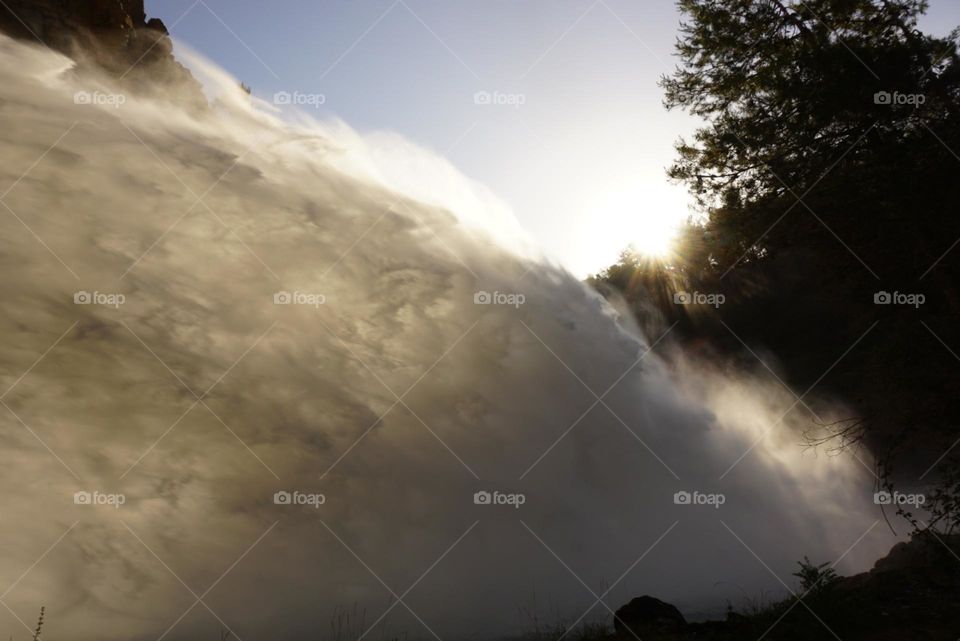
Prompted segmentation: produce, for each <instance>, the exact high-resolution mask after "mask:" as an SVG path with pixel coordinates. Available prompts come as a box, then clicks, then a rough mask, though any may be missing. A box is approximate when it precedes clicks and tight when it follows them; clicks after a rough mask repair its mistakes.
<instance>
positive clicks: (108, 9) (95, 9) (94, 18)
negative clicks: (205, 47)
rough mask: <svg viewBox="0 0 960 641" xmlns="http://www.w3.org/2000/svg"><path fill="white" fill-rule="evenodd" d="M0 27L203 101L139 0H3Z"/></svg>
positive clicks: (129, 82)
mask: <svg viewBox="0 0 960 641" xmlns="http://www.w3.org/2000/svg"><path fill="white" fill-rule="evenodd" d="M0 32H2V33H5V34H6V35H8V36H11V37H13V38H17V39H21V40H27V41H32V42H35V43H38V44H42V45H45V46H47V47H49V48H51V49H54V50H56V51H59V52H61V53H63V54H65V55H67V56H69V57H71V58H73V59H74V60H76V61H77V63H78V65H79V66H81V67H83V66H86V65H93V66H95V67H97V68H99V69H101V70H103V71H106V72H107V73H108V74H110V75H112V76H114V77H116V78H122V79H123V81H124V83H125V86H127V87H129V88H131V89H134V90H141V91H146V92H153V91H155V89H154V88H155V87H158V86H160V85H169V84H170V83H173V84H176V85H178V86H180V87H183V88H184V89H185V90H186V93H187V95H188V96H191V97H192V98H194V99H196V100H197V101H200V102H203V101H202V96H203V94H202V91H201V88H200V85H199V83H198V82H197V81H196V79H195V78H194V77H193V76H192V75H191V74H190V72H189V71H187V69H186V68H185V67H183V66H182V65H181V64H180V63H178V62H177V61H176V60H175V59H174V57H173V44H172V42H171V41H170V36H169V33H168V32H167V28H166V27H165V26H164V24H163V22H161V21H160V20H159V19H158V18H152V19H150V20H148V19H147V15H146V11H145V9H144V0H4V1H3V3H2V4H0Z"/></svg>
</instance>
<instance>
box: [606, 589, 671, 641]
mask: <svg viewBox="0 0 960 641" xmlns="http://www.w3.org/2000/svg"><path fill="white" fill-rule="evenodd" d="M686 625H687V622H686V620H684V618H683V615H682V614H680V610H678V609H677V608H676V607H674V606H672V605H670V604H669V603H665V602H663V601H661V600H660V599H656V598H654V597H652V596H641V597H637V598H635V599H633V600H631V601H630V603H628V604H626V605H625V606H623V607H621V608H620V609H619V610H617V612H616V616H615V617H614V620H613V627H614V629H615V630H616V632H617V638H618V639H620V640H621V641H637V639H640V640H641V641H647V640H648V639H658V640H659V639H663V640H668V639H671V640H672V639H680V638H682V637H681V636H680V635H681V634H682V633H683V630H684V627H685V626H686Z"/></svg>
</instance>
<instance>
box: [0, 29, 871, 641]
mask: <svg viewBox="0 0 960 641" xmlns="http://www.w3.org/2000/svg"><path fill="white" fill-rule="evenodd" d="M0 58H2V64H0V119H2V125H3V126H2V127H0V146H2V149H3V158H4V162H3V165H2V167H0V174H2V175H0V189H2V192H0V193H2V203H3V207H2V211H0V226H2V235H0V257H2V260H3V263H4V278H3V279H2V281H0V288H2V291H0V295H2V306H0V310H2V315H0V328H2V332H3V336H4V341H3V348H2V351H0V372H2V381H0V382H2V390H0V393H2V394H3V396H2V401H3V405H4V407H0V422H2V432H0V434H2V450H3V458H4V463H3V466H2V467H0V481H2V493H0V504H2V513H3V516H4V518H3V521H2V524H0V531H2V540H3V546H2V548H0V550H2V551H0V573H2V576H3V577H4V581H6V584H7V586H9V588H7V587H4V588H3V589H4V590H5V592H3V593H2V597H0V600H2V603H3V604H4V605H5V606H6V608H5V609H2V610H0V621H2V622H3V624H4V625H5V629H8V630H10V631H13V632H17V633H19V634H20V635H23V634H26V631H21V630H19V628H21V627H27V628H30V627H32V624H33V617H34V616H35V613H36V611H37V610H38V609H39V607H40V605H46V606H47V608H48V618H47V623H46V630H47V634H48V635H49V636H50V637H52V638H62V639H75V640H80V641H82V640H86V639H94V638H96V639H98V640H103V639H157V638H158V637H161V636H162V637H163V638H168V639H180V638H184V639H186V638H197V637H198V635H204V634H212V633H213V631H214V630H215V629H217V628H221V627H223V628H229V629H230V630H232V631H233V632H234V634H235V635H236V636H237V637H238V638H240V639H242V640H245V639H252V638H264V637H268V638H278V639H283V638H290V639H294V638H306V637H307V636H308V635H309V636H310V637H312V638H315V637H317V636H321V637H322V636H332V637H337V636H343V638H346V636H352V637H353V638H356V637H357V636H359V635H361V634H362V633H363V632H364V631H366V630H367V629H368V628H370V630H369V632H368V634H367V635H366V637H365V638H371V639H374V638H386V637H387V635H391V634H400V633H404V632H406V633H407V634H409V636H411V637H424V638H430V637H433V636H437V637H439V638H442V639H459V638H466V637H468V636H469V637H473V638H477V637H486V636H490V637H492V636H494V635H497V634H501V633H504V632H508V631H511V630H514V631H515V630H517V629H518V628H519V627H521V626H522V625H524V623H525V621H523V620H521V619H522V616H523V615H518V611H522V610H528V611H529V610H530V609H532V608H533V607H534V606H533V595H534V594H536V595H537V599H538V603H539V604H540V606H541V607H542V605H543V604H544V603H547V602H549V603H551V604H552V605H551V607H552V608H554V609H555V610H556V612H558V613H560V614H561V615H562V616H565V617H567V618H568V620H574V619H576V618H577V617H578V616H579V615H580V614H581V613H583V612H584V611H586V610H587V609H588V608H589V607H590V606H591V605H594V606H595V607H593V609H592V610H591V613H590V615H589V616H590V617H591V618H606V619H609V612H608V611H607V609H606V606H610V607H613V608H615V607H616V606H618V605H619V604H621V603H622V602H624V601H626V600H627V599H628V598H629V597H631V596H635V595H638V594H641V593H652V594H655V595H657V596H659V597H661V598H665V599H667V600H671V601H673V602H676V603H678V604H679V605H680V606H681V607H682V608H684V609H685V610H686V611H687V612H688V613H691V612H695V611H697V610H698V609H703V608H709V607H714V606H717V605H722V604H723V603H724V600H725V599H727V598H730V599H732V600H738V599H739V598H740V595H741V594H742V593H743V592H741V590H743V591H745V592H746V593H748V594H755V593H758V592H759V591H761V590H770V589H773V590H782V586H781V584H780V583H779V582H778V580H777V579H775V578H774V577H773V576H772V575H771V573H770V572H769V571H768V569H769V570H770V571H772V572H775V573H777V574H778V575H779V576H780V577H781V578H783V579H784V580H787V579H788V578H789V572H790V571H791V569H792V568H791V566H792V564H793V562H794V561H795V560H796V558H798V557H799V556H801V555H802V554H809V555H810V556H811V557H812V558H815V559H822V560H834V559H836V558H838V557H840V556H841V555H842V554H844V552H845V551H846V550H848V548H850V546H853V545H854V544H855V543H856V545H855V546H854V547H853V548H852V550H851V551H849V552H848V553H847V554H846V555H845V556H844V558H843V561H842V563H841V565H840V569H851V568H860V567H863V566H864V565H865V564H866V563H867V562H868V561H869V560H870V559H871V558H872V557H874V556H876V554H877V553H878V551H879V550H880V549H882V548H884V547H885V546H886V545H887V544H888V543H889V541H887V540H885V539H884V536H885V535H884V534H883V532H882V528H879V527H873V526H874V525H875V522H876V518H877V515H876V513H875V506H874V505H873V504H872V502H871V497H870V495H869V491H870V482H869V481H870V479H869V477H868V475H867V472H866V471H865V470H864V469H863V468H862V467H860V466H859V465H858V464H857V463H856V462H853V461H851V460H849V459H847V458H843V457H826V456H814V455H813V454H812V453H810V452H804V451H803V450H802V448H801V447H800V446H799V445H798V443H799V440H800V439H799V437H798V435H797V431H796V425H795V424H796V423H798V422H801V421H803V420H807V419H806V418H805V415H804V414H803V410H802V408H801V409H795V410H794V411H793V412H792V413H791V414H790V415H789V417H788V419H786V420H784V421H782V422H777V421H778V419H779V417H780V414H782V413H783V412H784V411H785V410H786V409H787V408H788V407H790V406H791V404H793V402H794V398H793V396H791V395H790V393H788V392H787V391H785V390H782V389H779V388H777V387H775V386H773V385H771V384H768V383H763V382H761V381H759V380H753V379H733V378H727V377H724V376H721V375H716V374H710V373H707V372H704V371H702V368H698V367H697V366H696V365H695V364H687V365H673V366H667V365H666V364H665V363H664V362H662V361H661V360H660V359H659V358H658V357H657V356H656V354H655V353H653V352H650V351H649V349H650V345H648V344H647V342H645V341H644V340H642V339H640V338H638V337H637V336H636V335H635V333H633V332H631V331H630V329H629V327H627V326H626V325H624V324H622V323H621V322H618V319H617V315H616V313H615V312H614V311H613V310H612V309H611V308H610V307H609V306H608V305H607V304H606V303H605V302H603V301H602V300H601V299H600V298H599V297H597V296H596V295H595V294H593V293H591V292H590V291H588V290H587V289H586V288H585V287H584V286H583V285H582V284H581V283H579V282H577V281H576V280H575V279H574V278H573V277H571V276H570V275H569V274H567V273H565V272H563V271H562V270H560V269H558V268H556V267H553V266H550V265H547V264H544V263H541V262H539V261H537V260H536V259H535V258H532V257H531V255H530V254H526V255H521V253H519V251H518V250H517V248H516V247H514V248H506V247H504V245H503V243H501V242H498V241H497V240H496V239H497V237H498V236H500V237H503V236H510V233H508V232H509V230H510V229H513V227H512V225H513V223H512V222H510V221H509V218H508V217H506V216H505V215H504V213H503V211H498V213H496V215H494V214H493V213H491V215H490V219H491V220H496V221H497V222H496V224H495V225H492V227H493V228H492V229H491V228H490V227H491V225H489V224H487V223H486V222H485V221H484V219H483V217H482V216H481V215H479V213H478V212H482V211H483V208H484V207H492V208H494V209H496V208H497V206H496V203H495V200H494V199H492V197H490V196H489V195H484V194H483V192H482V191H478V190H477V186H476V185H471V184H470V183H469V181H467V180H465V179H459V178H457V177H456V174H455V172H453V171H452V170H451V169H450V168H449V166H448V165H445V164H444V161H442V159H438V158H435V157H432V156H430V155H429V154H426V153H424V152H422V151H419V150H417V149H415V148H414V147H412V146H410V145H408V144H402V145H397V144H391V143H390V139H389V138H388V137H383V136H381V137H378V138H377V139H376V140H375V141H374V142H371V140H370V139H369V138H364V137H362V136H358V135H357V134H354V133H352V132H350V131H349V130H347V129H346V128H345V127H344V126H343V125H320V124H317V123H309V122H301V123H298V124H295V125H294V124H290V123H289V122H283V121H281V120H279V119H278V117H277V116H276V114H273V113H271V112H270V110H268V109H266V108H265V107H264V106H263V105H259V104H258V103H257V101H255V100H253V101H251V99H249V98H247V97H246V96H245V94H243V93H242V92H241V91H240V90H238V89H235V88H234V87H235V86H236V85H235V82H234V81H233V80H232V79H229V78H227V77H226V76H225V74H223V73H222V72H219V71H217V70H215V69H214V68H212V67H209V66H206V67H204V68H205V69H206V71H207V72H208V75H209V76H211V77H212V78H213V79H214V80H213V81H211V80H210V79H209V78H208V88H209V86H210V83H211V82H212V85H213V86H215V87H216V88H217V89H218V90H219V94H220V95H219V97H218V99H217V101H216V103H215V105H214V107H213V108H212V109H211V110H210V112H208V113H200V114H197V113H190V112H187V111H182V110H180V109H178V108H177V107H176V105H175V101H176V100H175V97H173V98H172V99H171V101H170V102H155V101H150V100H146V99H143V98H137V97H136V96H133V95H125V94H123V93H122V91H121V90H118V89H116V88H113V87H111V85H110V84H109V83H108V82H107V81H105V80H103V79H96V78H93V77H90V76H86V75H78V74H75V73H72V72H68V69H69V68H70V64H69V62H68V61H66V60H65V59H64V58H62V57H60V56H58V55H56V54H52V53H50V52H48V51H42V50H39V49H36V48H33V47H28V46H25V45H22V44H17V43H14V42H12V41H9V40H6V39H4V40H2V41H0ZM193 66H194V68H195V69H197V68H199V67H201V66H202V65H201V63H200V62H199V61H194V63H193ZM77 92H85V93H81V94H78V93H77ZM78 96H79V97H78ZM121 97H122V99H120V98H121ZM387 148H389V149H388V150H387V151H385V149H387ZM404 158H406V159H407V161H409V166H410V167H414V168H416V169H417V170H416V172H414V173H420V174H422V179H421V182H420V183H419V185H413V184H412V183H411V173H410V172H406V173H405V172H404V171H402V170H401V169H397V170H395V171H394V170H391V169H390V167H391V163H397V162H402V161H403V159H404ZM431 168H432V169H431ZM441 169H442V175H443V176H444V180H445V181H452V183H451V184H452V186H450V185H447V186H444V188H443V189H442V190H436V191H431V180H436V179H437V178H436V177H437V176H439V175H441V174H440V173H437V172H440V171H441ZM428 170H429V171H428ZM458 180H459V181H460V182H459V183H458V184H454V183H457V181H458ZM400 188H402V189H403V190H404V191H405V192H406V193H402V192H400V191H397V190H398V189H400ZM431 194H434V195H436V198H431V197H430V195H431ZM459 201H463V208H464V210H467V209H469V210H470V211H471V212H472V213H471V215H470V216H464V217H461V216H459V215H458V208H459V207H458V202H459ZM485 226H486V227H487V228H485ZM667 340H669V338H668V339H667ZM663 344H665V343H661V347H662V345H663ZM748 451H749V453H747V452H748ZM745 453H747V454H746V455H744V454H745ZM684 492H686V493H687V494H684ZM678 493H680V494H678ZM687 498H689V502H686V499H687ZM677 501H679V504H678V502H677ZM685 502H686V504H685ZM871 527H873V529H872V530H871ZM868 531H869V534H867V535H866V536H865V537H864V538H863V539H862V540H860V539H861V537H862V536H863V535H864V534H865V533H867V532H868ZM754 554H755V555H756V556H754ZM608 588H610V589H609V592H608V593H606V590H607V589H608ZM601 596H602V597H603V599H602V602H603V604H600V605H597V604H596V603H597V601H598V597H601ZM354 607H355V608H356V613H355V614H354V615H353V617H352V618H351V619H350V621H349V623H346V624H344V629H340V630H339V632H338V631H337V630H336V629H334V630H332V631H331V628H330V623H331V617H333V618H334V619H335V620H336V616H335V614H334V613H335V612H336V611H337V608H347V609H351V610H352V608H354ZM362 612H365V615H363V618H362V619H359V618H358V617H361V615H360V614H359V613H362ZM540 616H541V617H546V616H548V613H546V612H541V613H540ZM340 620H341V621H343V620H344V618H343V617H341V619H340ZM335 627H336V626H335ZM347 628H349V630H348V631H346V632H345V631H344V630H345V629H347Z"/></svg>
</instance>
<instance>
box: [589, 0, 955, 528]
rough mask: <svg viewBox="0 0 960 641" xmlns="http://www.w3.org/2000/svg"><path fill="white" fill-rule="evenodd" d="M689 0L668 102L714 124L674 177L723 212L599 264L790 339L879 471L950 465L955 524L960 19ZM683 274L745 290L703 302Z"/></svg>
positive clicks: (768, 344) (945, 475)
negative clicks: (885, 296) (661, 249)
mask: <svg viewBox="0 0 960 641" xmlns="http://www.w3.org/2000/svg"><path fill="white" fill-rule="evenodd" d="M679 6H680V8H681V10H682V11H683V14H684V16H685V18H684V23H683V25H682V28H681V35H680V38H679V39H678V43H677V53H678V56H679V60H680V64H679V66H678V68H677V69H676V70H675V72H674V73H673V74H672V75H670V76H668V77H665V78H664V79H663V81H662V86H663V88H664V90H665V94H666V99H665V103H666V106H667V107H668V108H683V109H686V110H689V111H690V112H691V113H693V114H695V115H697V116H699V117H701V118H702V119H703V120H704V123H705V124H704V126H703V127H701V128H700V129H699V130H698V131H697V132H696V133H695V135H694V138H693V140H689V141H680V143H679V144H678V147H677V149H678V154H679V157H678V160H677V161H676V163H675V164H674V165H673V166H672V167H671V168H670V170H669V175H670V177H671V178H673V179H675V180H678V181H681V182H684V183H686V184H687V185H688V186H689V188H690V190H691V192H692V193H693V194H694V195H695V196H696V197H697V200H698V203H699V205H700V207H701V210H702V212H703V215H704V217H703V219H702V220H701V221H700V222H697V223H691V224H690V225H689V227H688V229H687V230H685V232H684V237H683V238H682V241H681V242H680V243H679V247H678V254H677V256H676V257H675V258H674V259H672V260H671V261H670V262H669V263H668V264H666V265H664V264H659V265H655V266H654V265H652V263H648V262H645V261H642V260H639V259H638V258H637V257H636V256H633V255H631V254H629V253H628V254H625V255H624V258H623V260H621V262H620V264H619V265H616V266H613V267H611V268H610V269H608V270H607V271H606V272H604V273H602V274H600V275H599V276H598V277H596V278H595V279H594V282H596V283H603V284H604V285H605V286H606V287H612V288H614V289H616V290H618V291H620V292H622V293H624V294H626V297H627V299H628V300H631V301H638V300H641V299H643V300H652V301H653V302H654V304H656V306H657V307H658V308H659V310H660V312H661V313H662V314H663V315H665V316H666V317H667V319H668V320H670V319H673V320H681V321H683V322H682V323H681V324H680V328H681V330H683V334H684V335H685V336H686V337H687V338H688V339H690V338H696V339H697V340H698V341H700V342H702V339H704V338H706V339H709V342H710V343H711V344H712V345H714V346H716V347H717V349H720V350H721V351H725V352H726V353H728V354H732V353H734V352H741V353H742V351H743V346H742V344H741V343H740V339H742V340H743V341H745V342H747V343H749V344H751V345H753V346H762V347H765V348H767V349H769V350H770V351H772V352H773V353H775V354H777V356H778V357H779V358H780V359H781V361H782V364H783V367H784V368H785V370H786V375H787V377H788V379H789V380H790V382H791V383H792V384H794V386H795V387H797V388H798V389H800V390H806V389H807V387H808V386H810V385H812V384H814V383H816V388H815V390H816V391H815V392H814V393H813V394H814V395H816V394H817V393H824V394H830V395H833V396H838V397H841V398H843V399H845V400H846V401H847V402H849V404H850V407H851V411H850V416H849V420H845V421H842V422H840V423H838V424H836V425H832V426H828V427H829V428H831V430H832V434H833V435H834V438H833V439H830V441H831V442H832V443H834V444H838V445H840V446H844V447H846V446H853V445H864V446H867V447H869V448H870V449H871V450H872V452H873V453H874V454H875V456H876V458H877V460H878V461H879V463H878V473H879V475H880V477H881V479H879V480H878V487H888V486H889V485H888V484H889V483H891V482H893V481H894V480H896V481H897V482H898V483H901V484H904V485H911V486H917V485H918V484H919V485H924V484H929V483H931V482H933V485H934V486H931V487H929V488H928V491H929V492H930V495H931V497H934V498H936V501H937V502H936V504H935V506H934V507H935V516H936V517H937V518H938V519H939V520H940V525H942V526H944V527H950V526H951V525H953V526H956V525H958V524H960V509H958V501H957V496H956V494H957V492H956V491H957V489H958V485H957V481H956V473H955V472H952V470H956V469H958V467H960V445H958V446H956V447H955V448H953V449H952V450H949V452H948V453H947V455H946V456H944V457H943V458H942V459H941V458H940V457H941V455H943V454H944V452H947V451H948V448H950V446H951V445H952V444H954V443H955V442H956V441H957V439H958V438H960V324H958V323H957V320H958V318H960V295H958V290H957V277H958V275H960V242H958V241H960V198H958V193H960V192H958V190H957V187H956V183H957V182H958V178H960V64H958V63H960V59H958V49H957V39H958V36H960V31H958V30H955V31H953V32H952V33H951V34H950V35H949V36H947V37H944V38H938V37H933V36H931V35H928V34H925V33H922V32H920V31H919V30H918V28H917V19H918V17H919V16H920V15H922V13H923V12H924V11H925V10H926V8H927V7H926V2H923V1H921V0H804V1H800V0H794V1H788V0H680V2H679ZM676 289H699V290H700V291H715V292H723V293H724V294H725V295H726V298H727V303H726V304H725V305H723V306H722V307H721V308H720V309H718V310H712V309H711V310H706V312H705V313H702V314H701V317H700V318H692V316H691V311H692V310H691V309H689V308H687V307H678V306H676V305H672V304H671V302H672V301H671V299H670V296H669V291H670V290H676ZM883 291H886V292H891V293H892V292H899V293H906V294H922V295H923V296H924V297H925V302H924V303H923V304H922V305H920V306H909V305H903V304H896V303H894V304H890V305H877V304H875V302H874V297H875V294H876V293H877V292H883ZM638 313H640V310H639V309H638ZM875 322H876V325H875V326H874V325H873V324H874V323H875ZM732 331H735V332H736V334H737V337H736V338H735V337H733V336H732V335H731V333H732ZM951 350H952V351H951ZM841 357H842V358H841ZM838 359H840V360H839V362H838ZM834 363H836V364H835V365H834V366H833V367H832V368H831V364H834ZM825 372H826V374H825ZM938 459H939V460H938ZM935 463H936V464H935ZM934 464H935V465H934ZM921 477H922V478H921ZM937 481H939V484H938V483H937ZM938 488H939V489H938ZM928 507H929V506H928ZM913 516H915V515H913ZM917 525H918V527H921V528H922V527H926V525H927V524H926V523H924V522H920V521H918V522H917Z"/></svg>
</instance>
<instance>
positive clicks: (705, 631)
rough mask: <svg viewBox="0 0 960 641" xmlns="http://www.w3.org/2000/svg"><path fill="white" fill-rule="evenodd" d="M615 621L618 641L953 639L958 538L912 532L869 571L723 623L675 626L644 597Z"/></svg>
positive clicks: (957, 632) (959, 586)
mask: <svg viewBox="0 0 960 641" xmlns="http://www.w3.org/2000/svg"><path fill="white" fill-rule="evenodd" d="M635 604H636V605H635ZM673 612H676V616H673V614H672V613H673ZM620 617H622V618H623V619H624V623H619V624H618V623H617V622H616V621H615V627H616V630H617V637H618V641H621V640H622V641H631V640H632V641H636V638H637V637H639V638H640V639H641V641H687V640H689V641H694V640H704V641H756V640H757V639H758V638H761V637H762V638H763V639H766V640H768V641H811V640H818V639H837V638H839V639H842V640H843V641H957V639H960V535H953V536H945V535H933V534H930V533H922V534H917V535H915V536H914V537H913V539H912V540H911V541H910V542H903V543H898V544H897V545H895V546H894V547H893V548H892V549H891V550H890V552H889V554H888V555H887V556H885V557H884V558H882V559H880V560H879V561H877V562H876V564H875V565H874V567H873V569H871V570H870V571H869V572H864V573H862V574H857V575H854V576H850V577H841V578H838V579H837V580H835V581H834V582H833V583H831V584H829V585H827V586H824V587H823V588H822V589H819V590H817V591H816V592H815V593H811V594H807V595H806V596H804V597H803V599H802V600H798V599H796V598H793V597H791V598H789V599H787V600H784V601H781V602H778V603H773V604H771V605H769V606H767V607H766V608H764V609H762V610H761V611H759V612H754V613H750V614H738V613H735V612H731V613H729V614H728V616H727V618H726V619H725V620H723V621H706V622H701V623H683V617H682V616H681V615H680V613H679V612H678V611H677V610H676V608H674V607H673V606H672V605H670V604H668V603H664V602H662V601H660V600H658V599H654V598H653V597H646V596H645V597H640V598H638V599H634V600H633V601H631V602H630V603H629V604H627V605H625V606H623V607H622V608H620V609H619V610H617V618H620ZM634 626H636V627H634ZM627 627H629V628H630V629H631V630H634V631H635V632H637V637H634V636H633V635H632V634H631V633H630V630H627V629H626V628H627Z"/></svg>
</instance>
